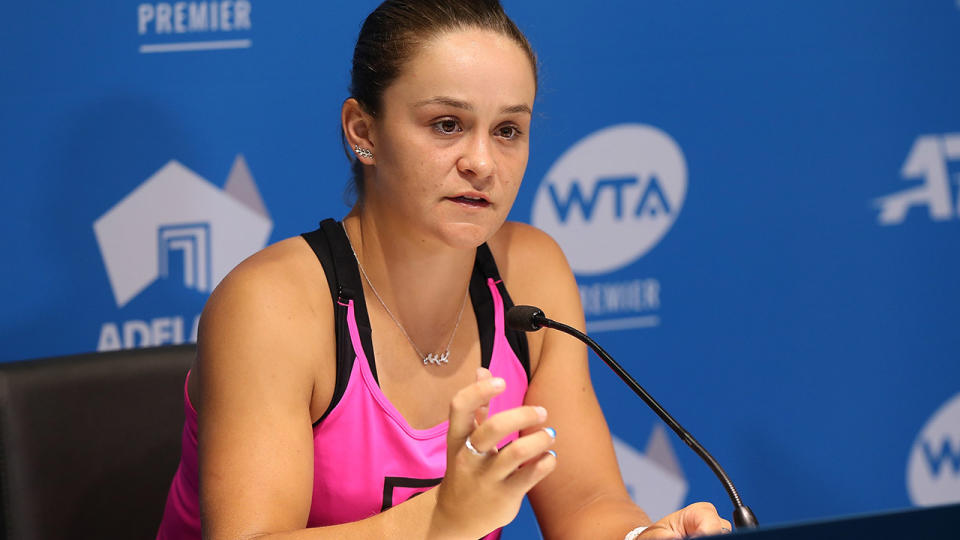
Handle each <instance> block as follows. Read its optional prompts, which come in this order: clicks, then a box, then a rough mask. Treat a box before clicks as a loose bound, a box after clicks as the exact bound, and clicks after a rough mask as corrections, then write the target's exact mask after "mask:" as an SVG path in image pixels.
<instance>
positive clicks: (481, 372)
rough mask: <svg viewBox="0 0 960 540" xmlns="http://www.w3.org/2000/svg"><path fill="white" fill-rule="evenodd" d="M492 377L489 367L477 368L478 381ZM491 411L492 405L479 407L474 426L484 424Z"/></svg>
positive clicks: (475, 414)
mask: <svg viewBox="0 0 960 540" xmlns="http://www.w3.org/2000/svg"><path fill="white" fill-rule="evenodd" d="M492 377H493V375H491V374H490V370H489V369H486V368H482V367H479V368H477V382H480V381H485V380H487V379H490V378H492ZM489 413H490V407H489V406H487V405H484V406H482V407H480V408H479V409H477V411H476V413H474V419H473V426H474V427H477V426H479V425H480V424H482V423H483V421H484V420H486V419H487V415H488V414H489Z"/></svg>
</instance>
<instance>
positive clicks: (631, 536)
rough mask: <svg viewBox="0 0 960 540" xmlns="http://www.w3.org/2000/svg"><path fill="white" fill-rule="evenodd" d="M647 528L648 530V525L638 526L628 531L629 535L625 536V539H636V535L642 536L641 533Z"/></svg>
mask: <svg viewBox="0 0 960 540" xmlns="http://www.w3.org/2000/svg"><path fill="white" fill-rule="evenodd" d="M645 530H647V528H646V527H637V528H636V529H634V530H632V531H630V532H628V533H627V535H626V536H624V537H623V540H634V539H635V538H636V537H638V536H640V533H642V532H643V531H645Z"/></svg>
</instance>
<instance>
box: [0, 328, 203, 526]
mask: <svg viewBox="0 0 960 540" xmlns="http://www.w3.org/2000/svg"><path fill="white" fill-rule="evenodd" d="M195 353H196V348H195V346H193V345H187V346H176V347H161V348H154V349H136V350H127V351H117V352H109V353H96V354H84V355H76V356H65V357H60V358H49V359H43V360H30V361H24V362H15V363H8V364H0V460H2V462H0V486H2V492H0V498H2V502H3V513H2V516H0V519H2V523H0V525H2V527H0V529H2V532H3V538H9V539H14V540H21V539H23V540H34V539H38V540H39V539H43V540H56V539H60V538H64V539H66V538H70V539H77V538H96V539H101V538H103V539H107V538H118V539H125V540H126V539H129V540H136V539H141V538H142V539H152V538H154V537H155V536H156V532H157V526H158V525H159V523H160V518H161V516H162V514H163V506H164V502H165V501H166V495H167V490H168V489H169V487H170V481H171V480H172V478H173V473H174V471H175V470H176V467H177V463H178V461H179V458H180V433H181V430H182V428H183V382H184V376H185V375H186V373H187V369H189V367H190V364H191V362H192V361H193V358H194V355H195Z"/></svg>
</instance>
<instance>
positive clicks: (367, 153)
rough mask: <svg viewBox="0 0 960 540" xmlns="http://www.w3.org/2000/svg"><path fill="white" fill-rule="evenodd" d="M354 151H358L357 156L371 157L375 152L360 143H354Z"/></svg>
mask: <svg viewBox="0 0 960 540" xmlns="http://www.w3.org/2000/svg"><path fill="white" fill-rule="evenodd" d="M353 151H354V152H356V154H357V157H362V158H367V159H370V158H372V157H373V152H371V151H370V149H368V148H361V147H360V145H359V144H355V145H353Z"/></svg>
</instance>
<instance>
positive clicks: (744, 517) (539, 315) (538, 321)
mask: <svg viewBox="0 0 960 540" xmlns="http://www.w3.org/2000/svg"><path fill="white" fill-rule="evenodd" d="M514 310H517V311H516V312H520V311H523V312H524V313H523V315H524V316H525V317H524V319H525V320H524V321H522V322H520V321H519V318H516V317H515V318H513V319H514V320H511V321H510V323H511V325H510V326H511V327H512V328H514V329H515V330H523V331H531V330H532V331H536V330H539V329H540V328H541V327H547V328H553V329H554V330H559V331H561V332H563V333H565V334H569V335H571V336H573V337H575V338H577V339H579V340H580V341H582V342H584V343H586V344H587V345H588V346H590V348H591V349H593V352H595V353H597V356H599V357H600V359H601V360H603V361H604V363H606V364H607V365H608V366H610V369H612V370H613V371H614V372H615V373H616V374H617V376H618V377H620V380H622V381H623V382H624V383H626V384H627V386H629V387H630V388H631V389H632V390H633V391H634V393H636V394H637V395H638V396H640V399H642V400H643V401H644V403H646V404H647V405H648V406H649V407H650V408H651V409H653V412H655V413H657V416H659V417H660V419H661V420H663V421H664V422H665V423H666V424H667V425H668V426H670V429H672V430H673V431H674V433H676V434H677V436H678V437H680V439H681V440H682V441H683V442H685V443H686V444H687V446H689V447H690V448H691V449H693V451H694V452H696V453H697V455H698V456H700V458H701V459H702V460H703V461H705V462H706V463H707V466H709V467H710V470H712V471H713V473H714V474H715V475H717V478H719V479H720V482H722V483H723V487H724V489H726V491H727V495H728V496H729V497H730V500H731V501H732V502H733V507H734V510H733V524H734V526H735V527H736V528H738V529H741V528H754V527H756V526H757V524H758V523H757V517H756V516H754V515H753V511H752V510H750V507H748V506H746V505H744V504H743V501H742V500H741V499H740V494H739V493H738V492H737V488H736V487H734V485H733V481H731V480H730V477H729V476H727V473H726V472H724V470H723V467H721V466H720V463H718V462H717V460H716V459H714V458H713V456H711V455H710V452H707V449H706V448H704V447H703V445H701V444H700V443H699V442H697V440H696V439H694V438H693V435H691V434H690V432H688V431H687V430H686V429H684V428H683V426H681V425H680V424H679V423H678V422H677V421H676V420H674V419H673V417H672V416H670V413H668V412H667V411H666V409H664V408H663V407H662V406H661V405H660V404H659V403H657V401H656V400H655V399H653V397H652V396H651V395H650V394H648V393H647V391H646V390H644V389H643V387H641V386H640V384H639V383H637V381H636V380H634V378H633V377H631V376H630V374H629V373H627V371H626V370H625V369H623V367H621V366H620V364H618V363H617V361H616V360H614V359H613V357H612V356H610V355H609V354H607V351H605V350H604V349H603V347H601V346H600V345H599V344H598V343H597V342H596V341H594V340H593V339H592V338H590V336H588V335H586V334H584V333H583V332H581V331H579V330H577V329H576V328H574V327H572V326H568V325H566V324H563V323H561V322H557V321H554V320H552V319H548V318H547V317H546V316H545V315H544V314H543V311H541V310H540V309H538V308H534V307H532V306H516V307H513V308H510V311H514ZM530 310H535V312H532V313H530ZM507 318H508V320H509V319H511V317H510V316H509V313H508V317H507ZM528 321H529V322H528ZM518 322H519V324H517V323H518Z"/></svg>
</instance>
